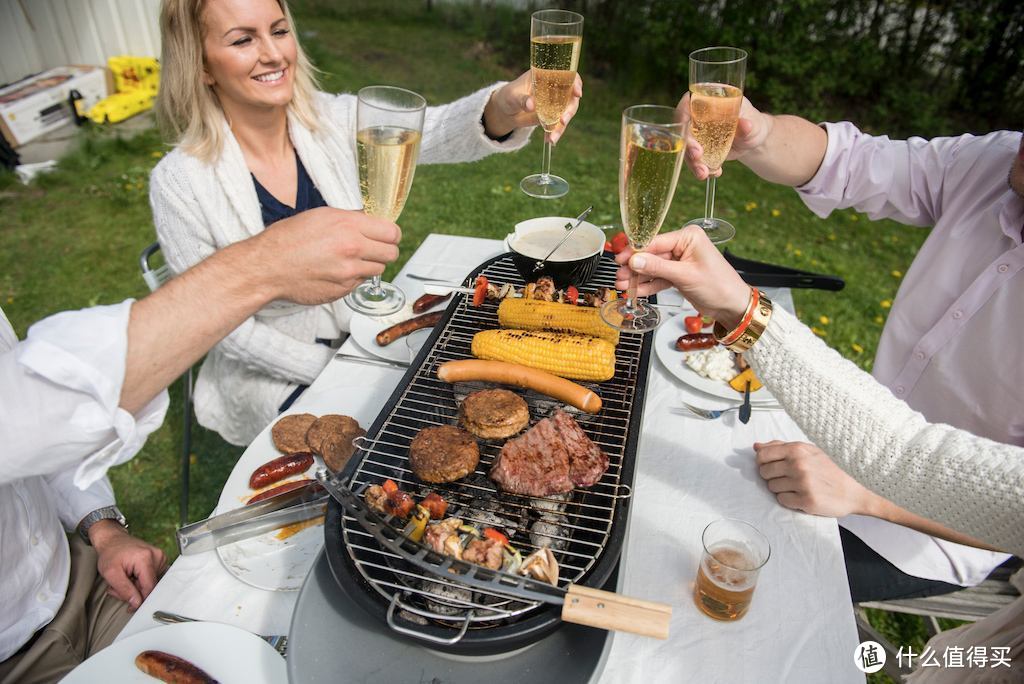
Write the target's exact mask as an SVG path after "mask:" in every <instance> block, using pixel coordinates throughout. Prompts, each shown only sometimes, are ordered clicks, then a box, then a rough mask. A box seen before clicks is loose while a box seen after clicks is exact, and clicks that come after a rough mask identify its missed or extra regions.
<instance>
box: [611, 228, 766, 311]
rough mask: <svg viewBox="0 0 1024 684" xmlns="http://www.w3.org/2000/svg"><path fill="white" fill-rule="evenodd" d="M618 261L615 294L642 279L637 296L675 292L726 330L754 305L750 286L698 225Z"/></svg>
mask: <svg viewBox="0 0 1024 684" xmlns="http://www.w3.org/2000/svg"><path fill="white" fill-rule="evenodd" d="M615 260H616V261H617V262H618V263H619V264H620V268H619V270H618V273H616V274H615V287H616V288H617V289H619V290H625V289H626V288H628V287H629V281H630V276H632V275H636V276H638V285H637V296H639V297H646V296H648V295H652V294H655V293H657V292H660V291H661V290H664V289H666V288H669V287H674V288H676V289H677V290H679V291H680V292H681V293H682V294H683V296H684V297H686V299H687V300H689V302H690V303H691V304H693V306H694V307H695V308H696V309H697V310H698V311H700V312H701V313H703V314H705V315H708V316H711V317H712V318H714V319H715V320H717V321H719V322H721V323H722V325H724V326H725V328H726V329H727V330H731V329H732V328H734V327H735V326H736V324H738V323H739V321H740V319H741V318H742V317H743V312H744V311H746V308H747V303H748V301H749V300H750V286H749V285H747V284H746V283H745V282H743V279H742V278H740V276H739V274H738V273H737V272H736V269H734V268H733V267H732V266H731V265H730V264H729V262H728V261H726V260H725V257H723V256H722V254H721V252H719V251H718V248H717V247H715V245H714V244H712V242H711V240H710V239H709V238H708V236H707V234H705V232H704V231H703V230H702V229H701V228H700V227H699V226H697V225H694V224H691V225H688V226H686V227H685V228H682V229H681V230H677V231H674V232H671V233H664V234H662V235H658V236H657V237H655V238H654V239H653V240H651V242H650V243H649V244H648V245H647V247H645V248H644V251H643V252H635V251H634V250H633V249H631V248H629V247H627V248H626V249H625V250H623V251H622V252H620V253H619V254H618V255H617V256H616V257H615Z"/></svg>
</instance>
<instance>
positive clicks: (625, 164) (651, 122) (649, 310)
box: [601, 105, 686, 332]
mask: <svg viewBox="0 0 1024 684" xmlns="http://www.w3.org/2000/svg"><path fill="white" fill-rule="evenodd" d="M685 148H686V143H685V130H684V124H683V122H682V121H680V120H679V118H678V115H677V113H676V110H675V109H673V108H672V107H662V106H660V105H635V106H633V107H628V108H627V109H626V110H625V111H623V112H622V134H621V141H620V145H619V211H620V213H621V214H622V227H623V228H624V229H625V231H626V237H628V238H629V245H630V247H632V248H633V249H634V250H635V251H637V252H640V251H642V250H643V249H644V248H645V247H647V245H648V244H649V243H650V242H651V240H653V239H654V236H655V235H657V234H658V231H659V230H661V224H662V222H663V221H664V220H665V214H667V213H668V209H669V207H670V206H672V196H673V195H674V194H675V191H676V181H678V180H679V169H680V167H681V165H682V162H683V151H684V150H685ZM637 281H638V276H637V274H636V273H633V274H632V275H631V276H630V278H629V290H628V291H627V293H626V297H625V298H617V299H613V300H612V301H610V302H607V303H605V304H604V306H602V307H601V318H602V319H604V322H605V323H607V324H608V325H610V326H612V327H613V328H618V329H619V330H622V331H625V332H646V331H648V330H653V329H654V328H656V327H658V324H659V323H660V322H661V314H660V313H658V309H657V308H655V307H654V306H652V305H651V304H648V303H647V300H646V299H640V298H638V297H637V296H636V290H637V285H638V282H637Z"/></svg>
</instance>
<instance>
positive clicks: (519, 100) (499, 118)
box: [484, 71, 583, 144]
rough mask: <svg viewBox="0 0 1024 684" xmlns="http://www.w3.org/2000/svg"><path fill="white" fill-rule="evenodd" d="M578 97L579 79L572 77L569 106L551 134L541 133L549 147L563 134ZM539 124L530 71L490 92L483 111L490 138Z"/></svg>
mask: <svg viewBox="0 0 1024 684" xmlns="http://www.w3.org/2000/svg"><path fill="white" fill-rule="evenodd" d="M581 97H583V79H582V78H580V76H579V74H576V81H575V83H574V84H573V91H572V99H570V100H569V104H568V105H567V106H566V108H565V111H564V112H563V113H562V120H561V123H560V124H559V125H558V127H557V128H555V130H554V131H552V132H550V133H546V134H545V140H547V141H548V142H550V143H551V144H555V143H557V142H558V139H559V138H561V137H562V133H564V132H565V127H566V126H568V125H569V122H570V121H571V120H572V117H573V116H575V115H576V111H577V110H578V109H579V108H580V98H581ZM539 125H540V119H539V118H538V117H537V103H536V101H535V100H534V98H533V76H532V74H531V72H530V71H527V72H525V73H523V75H522V76H520V77H519V78H517V79H516V80H514V81H511V82H509V83H506V84H505V85H503V86H502V87H501V88H499V89H498V90H496V91H494V93H492V94H491V99H490V100H488V102H487V107H486V108H485V109H484V126H485V128H486V130H487V134H488V135H490V136H491V137H493V138H499V137H501V136H503V135H507V134H508V133H511V132H512V131H514V130H515V129H517V128H525V127H526V126H539Z"/></svg>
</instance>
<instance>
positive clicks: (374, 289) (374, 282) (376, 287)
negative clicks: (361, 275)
mask: <svg viewBox="0 0 1024 684" xmlns="http://www.w3.org/2000/svg"><path fill="white" fill-rule="evenodd" d="M380 293H381V286H380V276H379V275H376V276H372V277H371V278H370V294H372V295H374V296H376V295H379V294H380Z"/></svg>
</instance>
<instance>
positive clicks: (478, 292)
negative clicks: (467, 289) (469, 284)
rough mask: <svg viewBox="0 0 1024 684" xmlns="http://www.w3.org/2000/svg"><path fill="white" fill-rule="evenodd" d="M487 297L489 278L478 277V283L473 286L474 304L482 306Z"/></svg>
mask: <svg viewBox="0 0 1024 684" xmlns="http://www.w3.org/2000/svg"><path fill="white" fill-rule="evenodd" d="M485 299H487V278H485V277H484V276H477V277H476V284H475V285H474V286H473V306H480V305H481V304H483V303H484V300H485Z"/></svg>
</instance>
